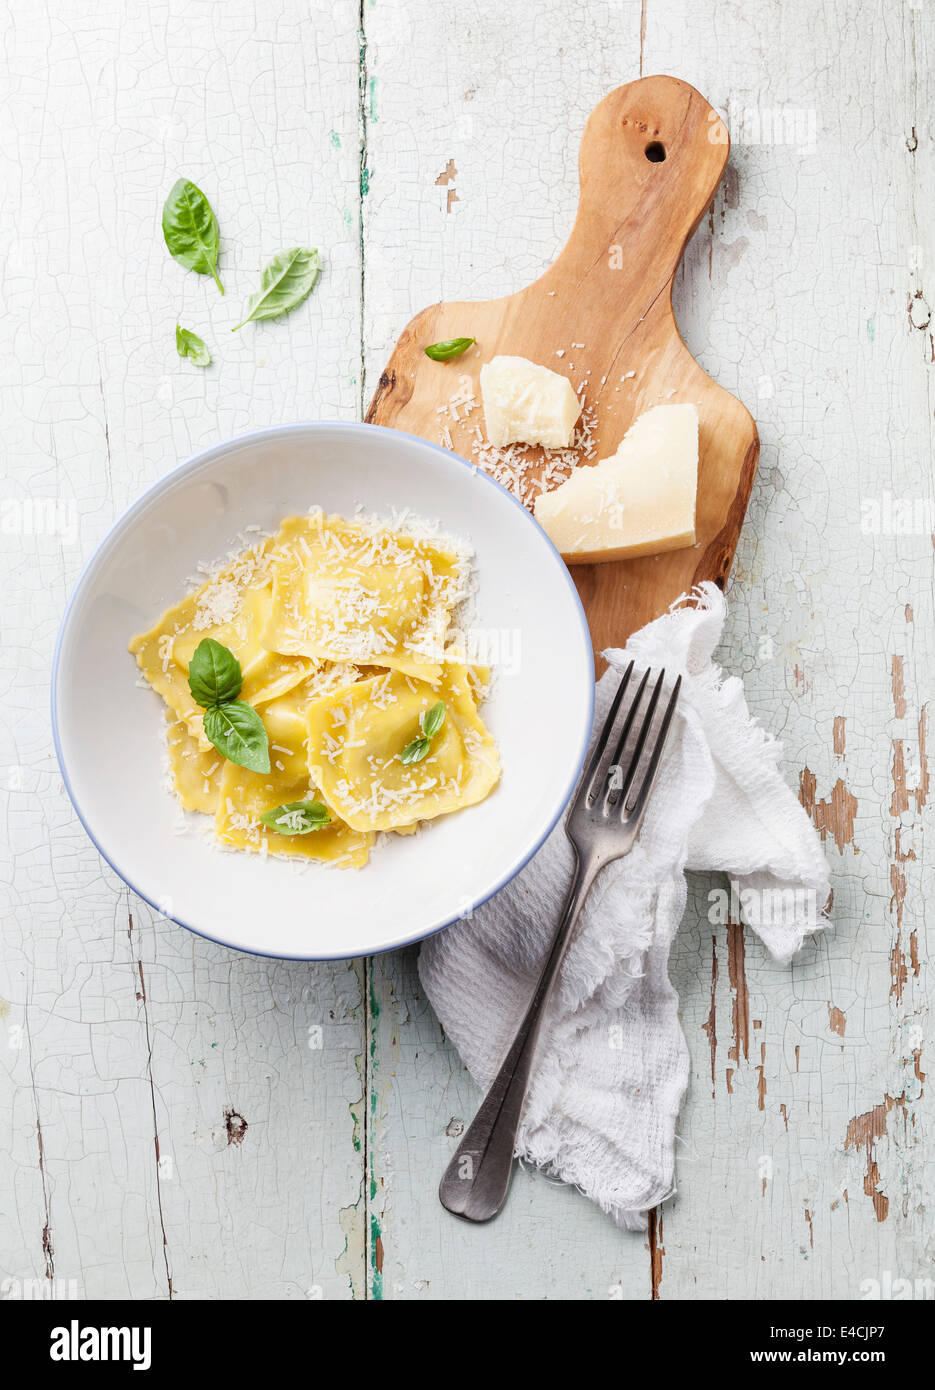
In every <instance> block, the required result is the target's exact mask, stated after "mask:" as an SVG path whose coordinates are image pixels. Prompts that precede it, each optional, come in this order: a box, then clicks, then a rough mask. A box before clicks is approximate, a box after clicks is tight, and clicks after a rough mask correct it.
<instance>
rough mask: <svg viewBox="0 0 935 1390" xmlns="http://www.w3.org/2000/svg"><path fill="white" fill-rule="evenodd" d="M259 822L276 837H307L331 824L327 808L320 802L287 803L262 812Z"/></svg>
mask: <svg viewBox="0 0 935 1390" xmlns="http://www.w3.org/2000/svg"><path fill="white" fill-rule="evenodd" d="M260 820H261V821H262V822H263V824H264V825H265V826H266V827H267V828H268V829H269V830H275V831H276V833H277V835H309V834H311V832H312V831H313V830H321V829H322V828H323V827H324V826H326V825H330V824H331V817H330V815H329V814H328V808H327V806H325V805H323V804H322V802H320V801H289V802H287V803H286V805H285V806H276V807H274V808H273V810H272V811H264V812H263V814H262V816H261V817H260Z"/></svg>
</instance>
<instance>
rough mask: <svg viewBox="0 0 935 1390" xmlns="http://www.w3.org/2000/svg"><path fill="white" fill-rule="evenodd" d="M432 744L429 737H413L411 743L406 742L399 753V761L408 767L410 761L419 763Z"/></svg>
mask: <svg viewBox="0 0 935 1390" xmlns="http://www.w3.org/2000/svg"><path fill="white" fill-rule="evenodd" d="M431 746H432V740H431V739H430V738H414V739H413V740H412V742H411V743H407V744H406V746H405V748H404V749H403V751H402V752H401V753H400V755H399V761H400V762H401V763H403V764H404V766H406V767H409V766H410V764H411V763H421V761H422V759H423V758H424V757H425V755H426V754H427V753H428V751H429V749H430V748H431Z"/></svg>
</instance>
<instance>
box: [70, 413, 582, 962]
mask: <svg viewBox="0 0 935 1390" xmlns="http://www.w3.org/2000/svg"><path fill="white" fill-rule="evenodd" d="M359 504H362V505H363V506H364V508H365V509H366V510H367V511H368V512H375V513H378V514H381V515H389V514H390V513H391V511H392V510H393V509H396V510H399V509H400V508H402V507H403V506H408V507H409V509H410V510H411V511H412V512H414V513H416V514H418V515H419V516H421V517H425V518H428V519H431V520H437V521H438V522H439V524H440V526H441V528H442V530H443V531H447V532H449V533H451V534H453V535H456V536H460V537H463V538H465V539H466V540H468V541H469V542H470V544H471V545H472V546H473V548H474V551H475V555H476V576H477V586H478V587H477V594H476V601H475V602H476V623H477V626H478V628H479V629H480V630H481V632H482V633H486V634H492V635H493V638H494V639H496V637H497V635H501V637H502V641H501V655H505V656H506V658H507V659H506V660H505V661H502V662H501V665H500V668H499V670H498V673H497V677H496V680H495V682H494V685H493V689H492V691H491V695H490V698H489V699H488V701H487V702H486V704H485V705H484V707H483V717H484V719H485V721H486V722H487V724H488V726H489V728H490V730H491V732H492V734H493V735H494V737H495V738H496V739H497V742H498V744H499V746H500V756H501V761H502V767H503V775H502V779H501V782H500V785H499V786H498V787H497V788H496V790H495V791H494V792H493V793H492V794H491V796H490V797H488V799H487V800H486V801H484V802H482V803H481V804H480V805H478V806H474V807H471V808H470V809H468V810H465V811H460V812H458V813H457V814H455V815H451V816H444V817H442V818H440V819H439V820H438V821H436V822H434V823H433V824H432V825H430V826H428V827H427V828H425V829H424V830H423V832H422V833H421V834H419V835H414V836H410V837H406V836H394V837H392V839H391V840H390V841H388V842H384V843H382V844H381V843H380V842H379V841H378V843H377V845H376V846H375V849H374V853H373V855H372V857H371V860H370V863H369V864H368V865H367V866H366V868H364V869H361V870H353V869H344V870H340V869H328V868H325V867H322V866H319V865H315V864H312V865H309V866H307V868H306V869H305V871H304V872H299V873H297V872H296V871H295V870H294V869H293V867H292V866H290V864H289V863H287V862H285V861H283V860H280V859H276V858H270V859H265V860H264V859H261V858H260V857H259V856H257V855H252V854H242V853H233V852H228V853H224V852H221V851H219V850H218V849H216V848H214V847H213V846H212V845H211V844H210V843H208V842H207V841H206V840H205V839H204V838H202V837H201V836H199V835H197V834H195V833H189V834H181V835H180V834H179V833H178V832H177V829H175V827H177V824H178V819H179V811H178V807H177V805H176V802H175V799H174V797H173V796H172V794H171V792H169V791H168V790H167V789H166V780H165V770H164V768H165V765H164V735H163V730H164V721H163V704H162V701H161V699H160V698H159V697H158V696H157V695H156V694H155V693H153V692H151V691H148V690H143V689H140V688H139V686H138V684H137V682H138V680H139V670H138V668H137V665H136V662H135V661H134V659H133V657H132V656H130V655H129V653H128V652H127V642H128V640H129V638H130V637H131V636H132V635H133V634H134V633H136V632H139V631H141V630H142V629H145V628H148V627H149V626H150V625H151V624H152V623H154V622H155V621H156V619H157V618H158V617H159V615H160V614H161V613H162V612H163V611H164V610H165V609H166V608H167V607H168V606H169V605H170V604H172V603H174V602H176V601H177V600H178V599H179V598H180V597H181V595H182V594H184V593H185V592H186V591H187V589H188V588H189V583H188V581H189V579H190V577H191V576H192V575H193V574H195V572H196V570H197V567H198V565H199V564H201V563H204V562H210V561H213V560H215V559H216V558H218V557H219V556H222V555H224V554H226V553H227V552H228V551H229V550H230V549H231V547H232V546H233V545H234V544H235V543H236V541H237V538H238V536H239V535H240V533H242V532H243V530H244V528H245V527H249V526H257V525H258V526H260V527H261V528H262V529H263V530H264V531H273V530H275V529H276V527H277V526H278V524H279V522H280V520H281V519H282V518H283V517H284V516H287V515H289V514H290V513H294V512H303V511H307V510H308V509H309V508H310V507H312V506H322V507H324V508H325V510H326V511H331V512H337V513H339V514H342V515H344V516H352V515H353V513H354V510H355V508H356V507H357V506H358V505H359ZM494 644H495V641H494ZM592 672H593V666H592V657H591V643H590V638H589V635H588V628H587V623H586V622H585V617H584V613H583V611H582V608H581V603H580V601H579V599H578V595H577V592H576V590H575V586H574V584H573V583H572V581H571V578H570V576H569V574H568V571H567V570H566V568H565V566H564V564H563V563H562V561H561V559H560V558H559V555H558V553H557V552H556V550H555V549H554V548H553V546H552V544H551V542H550V541H549V539H548V538H547V536H546V535H545V533H544V532H543V531H542V530H540V528H539V526H538V525H537V524H536V522H535V521H533V519H532V517H530V515H529V514H528V512H527V511H526V510H525V508H524V507H522V506H521V505H520V503H519V502H518V501H517V500H516V499H515V498H514V497H513V496H511V494H510V493H508V492H507V491H506V490H505V489H504V488H502V487H501V486H500V485H499V484H498V483H496V482H494V481H493V479H491V478H490V477H488V476H487V474H486V473H484V472H483V471H481V470H476V469H474V468H473V467H472V466H471V465H470V464H469V463H466V462H465V460H464V459H462V458H459V457H457V456H456V455H454V454H451V453H448V452H447V451H446V450H444V449H441V448H439V447H437V446H436V445H434V444H429V443H427V442H426V441H425V440H423V439H417V438H415V437H414V436H413V435H409V434H403V433H402V432H400V431H398V430H388V429H383V428H380V427H377V426H373V425H357V424H345V423H338V422H333V423H332V422H321V423H315V424H297V425H282V426H279V427H276V428H273V429H266V430H259V431H257V432H256V433H253V434H247V435H243V436H241V437H240V438H239V439H233V440H230V441H229V442H227V443H225V444H219V445H217V446H216V447H215V448H212V449H207V450H205V451H204V452H203V453H200V454H196V455H195V457H194V458H191V459H189V460H188V462H187V463H183V464H182V465H181V466H180V467H178V468H176V469H175V470H174V471H173V472H171V473H169V474H168V475H167V476H166V477H165V478H163V479H162V480H161V481H160V482H158V483H156V485H155V486H154V487H152V488H150V490H149V491H148V492H146V493H144V495H143V496H142V497H141V498H140V499H139V501H138V502H136V503H135V504H134V505H133V506H132V507H131V508H130V509H129V511H128V512H127V513H126V514H125V515H124V516H123V517H122V518H121V519H120V520H119V521H118V522H117V523H116V525H115V526H114V527H113V529H112V530H111V532H110V534H109V535H108V536H107V538H106V539H105V540H104V542H103V544H102V545H101V546H100V548H99V549H98V551H97V553H96V554H95V555H94V556H93V557H92V559H91V560H90V562H89V563H88V565H87V567H86V568H85V570H84V573H83V574H82V576H81V578H80V580H79V582H78V586H77V588H76V590H75V593H74V595H73V596H72V599H71V602H70V604H69V606H68V609H67V611H66V613H65V617H64V620H63V622H62V628H61V632H60V633H59V639H58V646H57V649H56V653H55V664H54V669H53V674H52V723H53V729H54V734H55V746H56V750H57V752H58V758H59V763H60V764H61V768H62V774H63V776H64V779H65V785H66V787H67V789H68V794H69V796H70V797H71V800H72V802H73V804H74V807H75V810H76V811H77V812H78V815H79V816H80V818H81V821H82V824H83V825H84V827H85V829H86V830H87V832H88V834H89V835H90V837H91V839H92V840H93V841H94V843H95V845H96V846H97V848H98V849H99V850H100V852H101V854H102V855H103V856H104V858H105V859H106V860H107V861H108V863H109V864H110V865H111V866H112V867H113V868H114V869H115V870H116V871H117V873H118V874H119V875H120V877H121V878H123V879H125V880H126V882H127V883H128V884H129V885H130V887H131V888H133V890H134V892H136V893H138V894H139V895H140V896H141V897H142V898H145V899H146V901H147V902H149V903H150V904H151V905H152V906H154V907H155V908H156V909H157V910H158V911H160V912H162V913H164V914H165V915H166V916H167V917H171V918H172V919H173V920H174V921H176V922H178V923H179V924H180V925H182V926H185V927H188V928H189V929H190V930H191V931H194V932H197V933H198V934H199V935H202V936H207V937H210V938H211V939H212V940H214V941H218V942H222V943H223V944H224V945H227V946H232V947H235V948H236V949H237V950H240V951H250V952H254V953H256V954H260V955H269V956H280V957H292V958H298V959H305V960H319V959H327V958H343V957H347V956H357V955H364V954H369V953H371V952H375V951H385V950H388V949H389V948H391V947H394V946H401V945H405V944H407V943H408V942H412V941H417V940H419V939H420V938H421V937H424V936H428V935H429V934H430V933H431V932H434V931H438V930H439V929H440V928H442V927H444V926H447V925H448V924H449V923H450V922H452V921H454V920H455V919H457V918H459V917H463V916H465V915H466V914H467V913H469V912H470V910H471V909H472V908H474V907H476V906H478V905H479V904H480V903H482V902H484V901H485V900H486V899H487V898H489V897H490V896H491V895H492V894H493V893H496V892H497V890H498V889H500V888H502V887H503V885H504V884H505V883H507V882H509V880H510V879H511V878H512V877H513V876H514V874H516V873H517V872H518V871H519V870H520V869H521V868H522V867H523V865H524V864H525V863H526V861H527V860H528V859H529V858H530V856H531V855H533V854H535V852H536V850H537V849H538V848H539V846H540V845H541V844H542V842H543V840H545V838H546V836H547V835H548V833H549V831H550V830H551V829H552V827H553V826H554V825H555V822H556V821H557V819H558V817H559V815H560V814H561V812H562V809H563V808H564V806H565V805H566V803H567V801H568V798H569V797H570V795H571V792H572V790H573V788H574V785H575V782H576V780H577V778H578V776H579V774H580V771H581V765H582V762H583V759H584V753H585V748H586V745H587V740H588V735H589V733H590V728H591V718H592V712H593V675H592Z"/></svg>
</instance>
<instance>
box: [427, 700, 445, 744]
mask: <svg viewBox="0 0 935 1390" xmlns="http://www.w3.org/2000/svg"><path fill="white" fill-rule="evenodd" d="M447 713H448V711H447V709H446V708H445V702H444V700H439V702H438V704H437V705H433V706H432V708H431V709H430V710H429V712H428V714H427V715H426V716H425V718H424V720H423V721H422V732H423V734H425V737H426V738H434V737H435V735H436V734H437V733H438V731H439V729H440V728H441V726H442V725H443V724H444V722H445V715H446V714H447Z"/></svg>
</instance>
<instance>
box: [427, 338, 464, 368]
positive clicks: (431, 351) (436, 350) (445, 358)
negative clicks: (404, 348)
mask: <svg viewBox="0 0 935 1390" xmlns="http://www.w3.org/2000/svg"><path fill="white" fill-rule="evenodd" d="M476 341H477V339H476V338H446V339H445V341H444V342H442V343H429V345H428V347H427V348H424V349H423V351H424V352H425V355H426V357H431V359H432V361H433V362H450V361H451V359H452V358H453V357H460V356H461V354H462V353H465V352H467V350H468V348H469V347H470V346H471V344H472V343H474V342H476Z"/></svg>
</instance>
